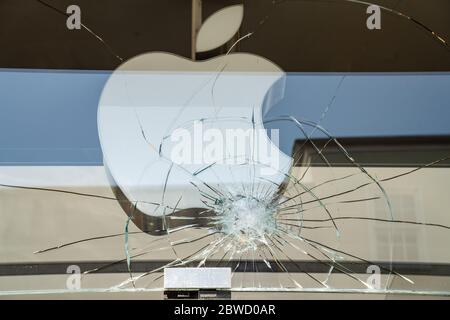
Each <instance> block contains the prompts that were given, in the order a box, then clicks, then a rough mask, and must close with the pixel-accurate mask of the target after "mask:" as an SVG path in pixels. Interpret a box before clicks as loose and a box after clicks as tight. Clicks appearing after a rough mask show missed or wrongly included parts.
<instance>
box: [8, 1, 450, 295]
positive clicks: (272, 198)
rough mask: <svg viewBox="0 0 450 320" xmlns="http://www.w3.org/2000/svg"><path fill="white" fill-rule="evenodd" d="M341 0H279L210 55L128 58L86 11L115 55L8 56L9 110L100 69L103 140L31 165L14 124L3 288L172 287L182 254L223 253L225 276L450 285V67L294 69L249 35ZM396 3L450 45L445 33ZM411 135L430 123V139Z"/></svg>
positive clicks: (396, 287)
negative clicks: (38, 64) (30, 94)
mask: <svg viewBox="0 0 450 320" xmlns="http://www.w3.org/2000/svg"><path fill="white" fill-rule="evenodd" d="M37 2H39V3H40V4H42V5H43V6H45V7H47V9H49V10H53V11H56V13H59V14H60V15H64V16H67V15H66V13H65V12H64V10H62V11H61V10H60V9H59V8H58V7H57V6H53V5H51V4H49V3H48V2H44V1H37ZM324 2H329V1H269V2H267V3H264V7H265V8H268V12H269V14H267V15H263V16H261V15H259V14H258V15H251V14H250V16H251V19H250V21H252V19H253V20H255V21H256V24H252V23H250V22H243V25H242V26H241V27H240V28H237V29H239V30H240V31H239V33H238V34H237V35H235V36H234V37H233V38H232V39H228V38H226V39H225V40H224V41H222V42H224V43H223V47H221V48H213V51H214V50H215V49H218V50H219V54H216V53H217V52H212V53H211V52H209V53H204V52H200V53H201V54H198V56H195V55H194V57H195V58H198V59H197V60H191V59H188V58H186V57H181V56H178V55H175V54H172V53H165V52H145V53H142V54H140V55H137V56H135V57H122V56H121V55H119V53H117V51H116V50H115V48H113V46H112V45H111V44H110V43H109V42H108V41H107V40H105V38H104V37H103V36H102V35H101V34H99V33H98V32H97V31H96V30H94V29H93V28H91V27H90V26H89V25H87V24H82V28H83V29H84V31H86V32H87V33H88V35H89V36H90V37H94V38H95V39H96V41H98V42H99V43H100V44H101V45H102V46H103V47H104V49H105V50H106V51H107V52H109V53H110V54H111V55H112V56H113V57H114V59H116V60H117V61H118V63H119V65H118V67H117V68H115V69H114V71H112V72H109V71H108V72H88V71H77V72H69V71H64V72H61V73H58V72H55V74H52V73H50V74H48V75H45V74H46V72H45V71H42V72H41V71H36V72H34V71H30V70H8V69H4V70H3V69H2V70H0V74H1V75H2V78H0V83H1V84H4V86H1V87H2V88H3V90H4V92H3V94H2V96H4V97H6V98H3V100H2V106H3V105H5V107H2V108H4V109H3V110H4V111H5V112H4V114H5V119H7V118H8V115H7V113H8V112H10V113H12V112H13V111H12V110H9V109H7V107H6V105H8V103H9V104H10V101H12V102H13V104H14V103H16V104H19V102H18V101H19V100H18V98H17V96H14V90H13V88H14V86H15V85H16V83H19V85H21V84H20V83H22V84H23V83H27V84H28V86H30V87H32V86H33V85H36V83H38V84H39V83H42V80H43V79H45V80H46V81H48V83H50V84H51V85H50V86H51V87H53V88H55V87H56V83H58V82H61V81H69V80H67V79H72V80H70V81H74V80H73V79H74V78H76V79H77V80H76V82H77V83H91V82H92V83H93V84H94V83H95V85H96V86H98V87H99V88H100V90H99V92H98V96H97V97H98V99H97V100H98V101H96V103H97V102H98V105H96V106H95V107H96V109H97V106H98V113H97V118H96V121H97V123H96V126H95V129H96V130H98V138H99V149H100V148H101V149H100V151H101V157H102V166H97V167H94V166H90V165H86V163H84V164H83V165H76V164H75V165H73V166H70V167H68V166H59V167H58V166H52V163H50V162H47V163H46V165H45V166H35V165H33V164H32V163H33V162H30V163H31V165H28V164H29V163H19V161H17V160H8V159H10V158H8V157H11V159H16V158H20V151H17V149H18V148H15V149H14V148H12V147H8V146H9V144H8V142H7V141H6V140H5V141H3V140H2V141H1V143H2V149H3V150H6V151H8V150H9V151H8V152H6V151H5V152H3V151H2V156H3V154H5V156H4V158H5V159H6V160H5V161H3V162H4V163H5V164H6V163H8V164H9V165H5V166H2V167H1V174H0V203H1V207H0V208H1V210H0V214H1V217H0V219H1V221H2V225H1V228H0V235H1V238H2V241H1V242H2V244H1V245H0V257H2V261H1V265H0V267H1V274H0V289H1V293H0V294H2V295H21V294H39V293H46V294H60V293H68V292H72V293H73V292H74V293H99V292H102V293H131V292H132V293H139V292H144V293H147V294H155V295H156V294H157V297H161V295H162V294H163V292H164V291H165V288H164V270H165V269H167V268H186V267H191V268H192V267H194V268H211V267H214V268H230V270H231V277H232V278H231V288H229V289H224V290H229V291H231V292H233V293H236V294H242V295H244V296H245V293H257V292H266V293H270V292H277V293H280V292H285V293H311V292H321V293H338V292H339V293H360V294H374V295H376V294H379V295H387V294H397V295H402V294H405V295H406V294H419V295H436V296H448V295H450V281H449V279H450V278H449V277H450V271H449V270H450V269H449V266H450V254H449V251H448V248H447V243H448V240H449V232H450V221H449V219H450V218H449V216H448V215H446V214H445V212H446V210H448V209H447V208H448V207H450V202H449V201H450V200H449V199H448V196H446V193H448V190H449V188H450V185H449V183H450V177H449V174H450V171H449V170H448V166H449V163H450V162H449V159H450V144H449V143H448V142H449V141H448V139H447V138H448V136H450V126H449V124H448V120H447V119H448V117H446V116H448V110H447V109H448V108H446V106H447V104H448V102H449V101H450V96H449V95H448V92H447V91H448V90H447V89H446V88H447V87H448V84H449V83H450V76H449V74H448V73H446V72H443V73H437V74H424V73H411V74H410V73H392V74H353V73H332V74H308V73H297V72H288V71H284V70H283V69H282V67H280V66H279V65H277V64H276V63H275V62H273V61H271V60H270V59H269V58H268V57H265V56H261V55H258V54H256V53H251V50H248V51H249V52H250V53H247V52H246V51H247V50H245V49H246V46H250V44H251V41H256V43H259V39H260V38H259V37H264V35H267V34H269V33H270V30H269V31H267V29H266V25H268V24H270V23H271V21H272V20H274V19H275V18H274V17H276V16H277V14H278V13H277V12H279V11H277V10H286V9H292V10H294V8H299V7H301V6H308V7H305V8H311V7H310V6H311V5H323V3H324ZM331 2H333V3H334V4H333V5H336V2H337V1H331ZM379 2H380V6H379V8H381V10H382V12H385V13H388V14H389V15H390V16H391V18H394V17H395V19H400V20H401V21H402V22H404V23H407V24H408V25H409V27H410V28H413V29H414V30H416V29H417V30H419V31H418V32H421V33H423V34H426V36H428V37H430V38H431V39H432V40H433V41H434V44H435V45H437V46H438V48H439V49H438V51H439V55H440V54H442V55H445V57H446V59H449V58H450V56H449V50H448V42H447V40H446V39H445V36H444V35H443V34H442V33H441V32H437V31H435V30H434V28H431V27H429V26H428V25H427V24H424V23H423V22H422V21H420V20H418V19H416V18H414V17H412V16H410V15H409V14H408V13H404V12H402V11H401V10H400V9H398V8H391V7H389V6H387V5H386V6H384V4H381V1H379ZM311 3H312V4H311ZM377 3H378V2H377ZM339 5H340V6H348V7H349V8H351V9H350V10H356V9H355V8H359V7H361V8H366V7H368V6H371V5H373V3H369V2H365V1H356V0H344V1H341V3H340V4H339ZM252 6H254V4H250V5H249V7H247V8H246V9H245V10H247V9H248V8H252ZM244 7H245V6H244ZM279 8H281V9H279ZM283 8H284V9H283ZM225 9H226V8H225ZM248 10H250V9H248ZM245 12H246V11H245ZM271 12H273V13H271ZM226 13H227V12H226V11H224V12H222V14H226ZM244 16H245V15H244ZM211 17H212V19H214V13H212V14H211V15H210V17H209V18H211ZM255 17H256V18H255ZM215 18H217V16H216V17H215ZM217 19H218V21H219V20H220V19H219V18H217ZM240 19H243V18H242V17H240ZM240 19H236V20H240ZM211 21H212V20H211ZM255 21H254V22H255ZM277 21H278V22H279V20H275V22H277ZM213 22H214V21H213ZM217 23H218V24H219V23H220V21H219V22H217ZM205 25H206V24H205ZM208 25H214V23H210V24H208ZM239 26H240V25H239ZM239 26H238V27H239ZM230 28H231V27H230ZM213 31H215V32H218V31H217V30H213ZM206 34H207V32H206ZM213 34H214V33H213ZM225 42H226V43H225ZM284 43H285V45H287V44H289V40H285V41H284ZM293 46H295V45H293ZM254 47H255V48H257V47H258V45H257V44H256V45H255V44H254ZM255 50H256V51H257V49H255ZM269 52H270V50H269ZM194 53H195V52H194ZM208 54H212V56H208ZM445 61H447V60H445ZM346 71H348V70H346ZM66 77H67V79H66ZM11 81H12V82H11ZM14 81H16V82H14ZM21 81H22V82H21ZM374 87H377V88H379V91H376V92H374V91H373V88H374ZM5 88H6V89H5ZM8 88H9V89H10V90H7V89H8ZM100 91H101V92H100ZM380 92H381V93H382V94H381V93H380ZM27 102H30V101H27ZM38 102H39V101H38ZM39 103H41V102H39ZM425 104H429V105H430V106H429V107H428V109H425V108H424V107H423V105H425ZM377 108H379V109H377ZM383 108H384V109H383ZM389 108H391V109H389ZM394 108H397V109H394ZM388 109H389V110H388ZM6 111H8V112H6ZM96 112H97V110H96ZM64 116H65V117H67V118H69V119H70V118H71V116H72V115H71V114H70V112H68V113H67V114H65V115H64ZM30 118H31V116H30ZM23 119H25V120H24V122H25V123H26V122H27V121H28V120H27V116H23V118H22V120H23ZM380 119H382V121H379V120H380ZM421 120H422V121H421ZM423 122H427V125H428V127H427V126H426V125H424V124H423ZM405 124H406V125H405ZM6 125H7V120H6V121H5V126H6ZM62 125H64V124H62ZM430 125H433V130H434V131H433V130H431V129H429V127H430ZM411 128H413V129H411ZM408 130H409V131H408ZM411 130H416V131H411ZM62 131H64V130H62ZM336 132H337V133H336ZM355 132H357V133H355ZM414 132H419V134H416V135H414ZM430 132H431V133H430ZM433 133H434V134H433ZM402 135H403V136H412V137H413V139H415V137H416V136H424V137H425V143H423V145H426V148H424V147H423V145H421V144H420V141H413V142H411V141H409V142H408V143H406V142H404V141H403V140H402ZM355 136H356V140H357V141H356V142H355V141H354V140H352V138H353V139H355ZM374 138H375V139H379V140H376V141H375V142H373V141H374V140H373V139H374ZM358 139H360V140H358ZM384 139H386V141H384ZM389 139H390V140H389ZM426 139H429V140H426ZM361 141H362V142H361ZM403 143H404V144H403ZM411 146H413V147H411ZM14 147H16V146H14ZM8 148H9V149H8ZM402 148H404V149H402ZM24 149H27V150H29V149H32V147H30V146H28V147H26V148H24ZM50 149H51V148H48V149H45V148H44V149H43V150H47V151H48V150H50ZM56 149H57V148H56ZM59 149H64V143H62V147H61V145H60V146H59ZM59 149H58V150H59ZM399 150H400V151H399ZM41 151H42V150H41ZM47 151H44V152H47ZM59 152H61V154H64V155H65V156H67V157H70V154H71V153H80V150H78V149H77V150H63V151H61V150H59ZM83 152H85V153H86V154H88V156H86V157H87V158H89V159H92V158H93V156H92V154H93V153H95V150H94V151H93V150H88V149H83ZM36 154H37V153H36ZM14 157H16V158H14ZM20 165H22V166H20ZM124 213H125V214H124ZM68 261H69V262H68ZM78 275H79V276H80V277H79V278H78V277H77V276H78ZM30 276H33V277H30Z"/></svg>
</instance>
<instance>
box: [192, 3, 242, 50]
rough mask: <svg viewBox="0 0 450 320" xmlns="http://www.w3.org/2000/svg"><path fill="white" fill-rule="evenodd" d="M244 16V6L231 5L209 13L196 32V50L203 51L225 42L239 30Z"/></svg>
mask: <svg viewBox="0 0 450 320" xmlns="http://www.w3.org/2000/svg"><path fill="white" fill-rule="evenodd" d="M243 18H244V6H243V5H241V4H240V5H233V6H229V7H226V8H223V9H221V10H219V11H217V12H216V13H214V14H213V15H211V16H210V17H209V18H208V19H206V21H205V22H204V23H203V24H202V26H201V27H200V30H199V32H198V34H197V42H196V51H197V52H205V51H210V50H213V49H216V48H218V47H220V46H221V45H224V44H225V43H227V42H228V41H229V40H230V39H231V38H233V36H234V35H235V34H236V33H237V31H238V30H239V28H240V26H241V23H242V20H243Z"/></svg>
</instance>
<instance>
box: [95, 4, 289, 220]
mask: <svg viewBox="0 0 450 320" xmlns="http://www.w3.org/2000/svg"><path fill="white" fill-rule="evenodd" d="M242 18H243V6H241V5H239V6H231V7H228V8H225V9H223V10H220V11H219V12H217V13H215V14H214V15H212V16H211V17H210V18H208V19H207V20H206V21H205V23H204V24H203V26H202V28H201V29H200V32H199V34H198V38H197V51H206V50H211V49H214V48H216V47H218V46H220V45H222V44H224V43H225V42H227V41H229V40H230V38H232V37H233V36H234V34H235V33H236V31H237V30H238V29H239V27H240V24H241V22H242ZM217 30H219V31H221V32H218V31H217ZM174 41H176V39H174ZM283 91H284V73H283V71H282V70H281V69H280V68H279V67H277V66H276V65H275V64H274V63H272V62H270V61H268V60H267V59H265V58H263V57H259V56H257V55H253V54H249V53H230V54H227V55H222V56H219V57H215V58H212V59H209V60H206V61H192V60H188V59H186V58H184V57H180V56H176V55H174V54H170V53H164V52H150V53H145V54H141V55H138V56H136V57H133V58H131V59H130V60H128V61H126V62H125V63H123V64H122V65H121V66H119V67H118V68H117V70H115V71H114V72H113V74H112V75H111V76H110V78H109V79H108V81H107V83H106V84H105V87H104V89H103V92H102V95H101V99H100V102H99V109H98V130H99V137H100V143H101V147H102V151H103V156H104V164H105V166H106V167H107V168H108V170H109V172H110V174H111V176H112V178H113V180H114V182H115V183H116V184H117V186H118V187H119V188H120V190H121V192H122V193H123V194H124V195H125V197H126V198H127V199H128V200H129V201H130V202H131V203H135V204H136V205H137V209H138V210H140V211H141V212H143V213H144V214H146V215H150V216H161V215H163V214H170V212H169V211H170V209H168V208H173V210H177V209H178V208H203V207H205V203H204V201H202V197H201V196H200V193H199V187H202V186H200V185H201V184H203V183H204V184H205V185H207V186H209V187H211V188H212V189H214V190H226V191H223V192H233V191H232V190H233V188H241V189H244V190H245V188H246V186H249V185H252V184H255V180H256V181H257V182H258V184H259V183H261V184H263V183H266V184H270V183H274V184H277V183H282V181H283V179H284V178H285V176H284V175H283V174H282V173H287V172H288V170H289V169H290V166H291V161H292V159H291V157H289V156H287V155H285V154H284V153H282V152H281V151H280V150H279V149H278V147H276V146H275V145H274V144H273V143H272V142H271V141H270V140H269V138H268V137H267V136H265V139H264V140H266V141H263V142H265V143H267V144H268V145H269V148H270V152H271V153H270V154H271V157H274V158H276V159H277V168H276V170H278V174H274V175H273V176H272V177H271V178H270V180H271V182H267V181H266V182H264V181H265V180H266V179H264V174H263V173H261V172H253V171H251V168H249V166H248V165H247V166H245V165H242V164H241V165H229V164H222V165H220V164H216V163H215V164H212V163H208V162H203V163H199V162H195V163H192V164H187V165H183V166H181V165H178V164H174V163H173V161H170V159H169V158H168V156H167V155H168V154H169V153H170V149H173V146H172V145H171V142H170V140H169V139H168V136H170V134H171V133H173V132H174V131H176V130H177V129H179V128H185V129H186V130H194V129H193V128H194V127H195V123H196V121H198V120H201V123H202V124H203V125H204V126H205V127H207V129H217V130H219V131H220V132H224V131H226V130H227V129H230V128H234V129H239V128H240V129H249V128H250V129H251V128H252V127H253V129H255V128H256V129H258V128H260V129H262V128H263V125H262V116H263V110H267V109H268V108H270V106H271V105H273V104H274V103H275V102H276V101H277V100H278V99H280V98H281V97H282V96H283ZM225 143H227V142H225ZM168 150H169V151H168ZM194 151H195V150H194ZM195 156H196V153H195V152H194V157H195ZM246 157H247V158H250V157H251V155H249V154H246V155H243V158H246ZM201 160H204V159H201ZM259 161H261V162H263V163H264V162H265V163H264V165H265V166H267V167H270V166H271V159H266V160H261V159H259ZM208 165H209V166H210V167H211V168H210V169H209V170H202V168H205V167H207V166H208ZM230 168H231V169H230ZM199 172H201V173H199ZM280 172H281V174H279V173H280ZM236 186H237V187H236ZM210 192H214V191H211V190H210ZM240 192H243V190H240ZM274 192H275V191H274Z"/></svg>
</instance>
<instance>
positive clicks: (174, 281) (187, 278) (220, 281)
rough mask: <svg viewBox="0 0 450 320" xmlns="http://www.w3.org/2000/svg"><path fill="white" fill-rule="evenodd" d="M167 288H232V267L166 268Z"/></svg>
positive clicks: (165, 282)
mask: <svg viewBox="0 0 450 320" xmlns="http://www.w3.org/2000/svg"><path fill="white" fill-rule="evenodd" d="M164 288H165V289H230V288H231V268H165V269H164Z"/></svg>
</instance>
